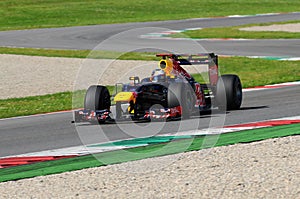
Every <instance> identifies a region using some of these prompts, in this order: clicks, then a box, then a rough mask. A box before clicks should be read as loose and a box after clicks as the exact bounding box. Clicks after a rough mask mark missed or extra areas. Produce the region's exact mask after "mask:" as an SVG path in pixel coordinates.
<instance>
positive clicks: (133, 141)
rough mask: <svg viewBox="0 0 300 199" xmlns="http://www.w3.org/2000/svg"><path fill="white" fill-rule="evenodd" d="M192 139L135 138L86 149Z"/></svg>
mask: <svg viewBox="0 0 300 199" xmlns="http://www.w3.org/2000/svg"><path fill="white" fill-rule="evenodd" d="M187 138H192V136H190V135H184V136H153V137H146V138H135V139H131V140H122V141H117V142H111V143H104V144H94V145H90V146H88V147H107V146H143V145H148V144H158V143H164V142H171V141H172V140H176V139H187Z"/></svg>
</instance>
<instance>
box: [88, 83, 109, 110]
mask: <svg viewBox="0 0 300 199" xmlns="http://www.w3.org/2000/svg"><path fill="white" fill-rule="evenodd" d="M110 105H111V101H110V94H109V91H108V89H107V88H106V87H105V86H101V85H92V86H90V87H89V88H88V90H87V92H86V94H85V99H84V109H86V110H104V109H110Z"/></svg>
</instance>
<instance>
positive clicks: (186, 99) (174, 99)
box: [168, 83, 196, 119]
mask: <svg viewBox="0 0 300 199" xmlns="http://www.w3.org/2000/svg"><path fill="white" fill-rule="evenodd" d="M195 100H196V95H195V92H194V91H193V89H192V87H191V86H190V85H189V84H184V83H173V84H170V85H169V87H168V107H169V108H173V107H176V106H181V109H182V111H181V112H182V113H181V117H182V118H183V119H188V118H190V115H191V113H192V112H193V111H194V106H195Z"/></svg>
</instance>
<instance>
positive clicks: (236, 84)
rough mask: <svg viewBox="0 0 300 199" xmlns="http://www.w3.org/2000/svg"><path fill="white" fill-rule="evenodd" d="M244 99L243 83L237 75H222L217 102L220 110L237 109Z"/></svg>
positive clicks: (218, 84) (219, 81)
mask: <svg viewBox="0 0 300 199" xmlns="http://www.w3.org/2000/svg"><path fill="white" fill-rule="evenodd" d="M242 99H243V93H242V84H241V81H240V78H239V77H238V76H237V75H222V76H221V77H220V78H219V80H218V83H217V92H216V102H217V105H218V107H219V109H220V110H237V109H239V108H240V107H241V104H242Z"/></svg>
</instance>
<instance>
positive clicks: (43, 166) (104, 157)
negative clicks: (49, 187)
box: [0, 124, 300, 182]
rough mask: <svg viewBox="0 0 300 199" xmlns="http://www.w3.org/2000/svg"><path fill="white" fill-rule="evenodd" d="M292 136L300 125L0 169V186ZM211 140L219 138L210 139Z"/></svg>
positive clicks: (296, 132) (199, 138)
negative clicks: (208, 144)
mask: <svg viewBox="0 0 300 199" xmlns="http://www.w3.org/2000/svg"><path fill="white" fill-rule="evenodd" d="M292 135H300V124H292V125H283V126H277V127H268V128H261V129H255V130H247V131H240V132H234V133H226V134H221V135H209V136H195V137H194V138H191V139H179V140H178V139H176V141H171V142H174V144H170V143H169V142H167V143H162V144H151V143H150V144H151V145H148V146H145V147H138V148H131V149H126V150H118V151H110V152H104V153H99V154H94V155H87V156H80V157H76V158H68V159H61V160H55V161H48V162H41V163H35V164H31V165H23V166H16V167H10V168H5V169H0V182H5V181H11V180H19V179H23V178H31V177H35V176H43V175H50V174H56V173H62V172H67V171H74V170H80V169H84V168H91V167H99V166H105V165H109V164H118V163H122V162H128V161H134V160H140V159H145V158H151V157H158V156H165V155H171V154H176V153H181V152H188V151H196V150H201V149H206V148H211V147H220V146H227V145H232V144H237V143H249V142H254V141H260V140H265V139H269V138H277V137H284V136H292ZM214 136H219V137H216V138H214ZM210 138H212V139H214V140H217V142H216V143H215V145H214V146H206V145H205V144H204V143H205V139H210ZM187 146H188V147H187ZM182 149H185V150H182Z"/></svg>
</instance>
